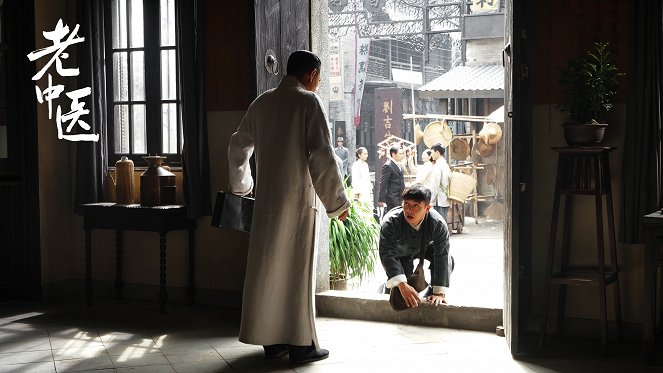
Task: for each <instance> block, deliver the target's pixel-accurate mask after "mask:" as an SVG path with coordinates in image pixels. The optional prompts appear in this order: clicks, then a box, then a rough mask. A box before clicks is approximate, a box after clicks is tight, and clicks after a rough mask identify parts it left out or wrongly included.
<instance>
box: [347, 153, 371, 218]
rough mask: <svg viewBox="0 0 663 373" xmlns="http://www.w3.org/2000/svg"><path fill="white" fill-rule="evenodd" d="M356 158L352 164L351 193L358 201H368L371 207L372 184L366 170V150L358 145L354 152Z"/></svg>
mask: <svg viewBox="0 0 663 373" xmlns="http://www.w3.org/2000/svg"><path fill="white" fill-rule="evenodd" d="M355 156H356V157H357V160H355V163H353V164H352V193H353V194H354V195H355V198H356V199H357V200H359V201H362V202H366V203H369V204H370V205H371V208H373V193H372V191H373V184H372V183H371V173H370V172H369V170H368V163H366V160H367V159H368V150H366V148H364V147H363V146H362V147H359V148H358V149H357V153H356V154H355Z"/></svg>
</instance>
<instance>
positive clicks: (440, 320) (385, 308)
mask: <svg viewBox="0 0 663 373" xmlns="http://www.w3.org/2000/svg"><path fill="white" fill-rule="evenodd" d="M315 300H316V311H317V314H318V316H326V317H337V318H343V319H357V320H367V321H381V322H390V323H398V324H410V325H423V326H437V327H443V328H451V329H465V330H475V331H484V332H492V333H495V330H496V328H497V327H498V326H500V325H502V309H497V308H481V307H469V306H456V305H442V306H433V305H430V304H422V305H420V306H419V307H417V308H415V309H411V310H406V311H401V312H396V311H394V310H392V309H391V306H390V305H389V295H387V294H371V293H362V292H352V291H340V290H328V291H324V292H321V293H317V294H316V295H315Z"/></svg>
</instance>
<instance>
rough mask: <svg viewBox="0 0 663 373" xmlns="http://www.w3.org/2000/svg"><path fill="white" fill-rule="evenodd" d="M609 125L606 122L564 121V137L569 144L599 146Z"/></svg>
mask: <svg viewBox="0 0 663 373" xmlns="http://www.w3.org/2000/svg"><path fill="white" fill-rule="evenodd" d="M607 127H608V125H607V124H606V123H564V124H563V128H564V139H565V140H566V143H567V144H569V146H597V145H600V144H601V143H602V142H603V136H604V135H605V129H606V128H607Z"/></svg>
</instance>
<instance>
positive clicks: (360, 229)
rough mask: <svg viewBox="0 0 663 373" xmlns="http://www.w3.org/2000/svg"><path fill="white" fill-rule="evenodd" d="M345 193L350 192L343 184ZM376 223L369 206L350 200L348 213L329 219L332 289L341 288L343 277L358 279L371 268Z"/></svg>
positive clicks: (373, 264) (376, 233)
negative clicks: (343, 216) (344, 215)
mask: <svg viewBox="0 0 663 373" xmlns="http://www.w3.org/2000/svg"><path fill="white" fill-rule="evenodd" d="M347 190H348V195H352V191H351V190H350V188H347ZM379 237H380V225H379V224H378V223H377V222H376V221H375V218H374V217H373V209H372V208H371V206H370V205H369V204H368V203H366V202H362V201H353V202H352V204H351V205H350V211H349V212H348V217H347V218H346V219H345V220H344V221H340V220H338V219H337V218H333V219H330V221H329V267H330V268H329V269H330V285H331V288H332V289H339V288H343V287H344V286H345V284H347V280H348V279H350V278H353V277H359V278H360V279H361V278H363V276H364V275H365V274H367V273H370V272H372V271H373V269H374V267H375V261H376V258H377V255H376V254H377V249H378V240H379Z"/></svg>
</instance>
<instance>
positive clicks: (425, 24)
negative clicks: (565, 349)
mask: <svg viewBox="0 0 663 373" xmlns="http://www.w3.org/2000/svg"><path fill="white" fill-rule="evenodd" d="M489 3H490V4H489ZM327 10H328V16H329V17H328V21H329V24H328V53H329V59H328V61H329V62H328V65H329V71H328V74H327V75H328V77H329V79H328V81H327V84H328V88H327V90H326V92H327V93H328V97H329V119H330V122H331V123H330V126H331V127H332V129H333V136H334V138H336V139H338V138H339V137H340V138H342V139H343V140H344V143H345V146H346V147H347V148H348V150H349V152H348V153H349V154H350V155H351V156H350V159H349V160H348V162H349V163H350V164H352V163H354V162H355V157H354V154H355V152H356V150H357V149H358V148H360V147H364V148H366V149H367V151H368V154H369V157H368V159H367V161H366V162H367V164H368V166H369V171H370V173H371V179H372V184H373V198H372V201H373V204H372V207H374V208H375V207H376V206H377V202H378V200H377V195H378V193H379V182H380V174H381V167H382V165H383V164H384V162H385V160H386V158H387V157H386V155H387V154H388V151H387V150H388V148H389V146H391V145H394V144H395V145H398V146H403V147H407V149H409V150H410V151H411V152H412V153H414V154H415V157H414V161H413V166H414V167H413V168H414V169H415V170H413V171H412V172H406V175H404V177H405V182H406V185H408V184H411V183H414V182H415V181H416V168H417V167H418V166H419V167H421V166H422V165H423V160H422V159H421V154H422V153H423V152H424V151H425V150H426V149H427V148H430V146H431V145H432V144H434V143H437V142H443V143H444V146H445V147H446V150H447V151H446V158H447V161H448V163H449V164H450V166H451V168H452V169H453V171H454V172H461V173H465V174H467V175H470V176H472V177H473V178H474V179H475V180H476V186H475V187H474V188H473V189H472V190H471V191H470V192H469V193H468V194H467V198H466V199H465V200H464V201H463V202H459V203H456V204H455V205H456V207H457V209H456V210H455V211H456V212H454V209H453V208H452V209H451V210H452V213H451V214H450V216H449V217H447V221H448V223H449V228H450V231H451V233H452V234H451V236H450V243H451V254H452V255H453V256H454V258H455V260H456V268H455V270H454V274H453V275H452V278H451V291H450V297H449V301H450V303H452V304H457V305H462V306H473V307H489V308H500V309H501V308H502V307H503V303H504V290H503V289H504V286H503V285H504V234H503V226H504V218H505V214H504V203H503V196H504V194H505V177H504V175H505V168H506V162H505V150H506V149H505V146H504V144H505V141H500V139H497V140H495V139H496V137H491V139H490V140H489V138H488V135H486V134H484V133H483V132H486V131H483V132H482V130H484V128H487V127H490V126H493V125H495V124H496V125H497V127H496V128H498V129H499V130H500V136H501V132H502V128H503V126H504V123H503V122H504V109H503V105H504V92H505V91H504V67H503V66H502V59H501V50H502V48H503V46H504V45H505V36H504V29H505V27H504V19H505V5H504V3H503V2H500V1H495V2H477V4H472V5H469V4H463V5H461V4H460V3H454V4H445V5H440V4H436V5H432V4H429V2H427V1H421V2H414V3H413V2H405V1H401V0H387V1H380V2H367V1H363V2H362V1H357V0H349V1H336V2H330V3H329V7H328V9H327ZM314 22H315V21H314ZM422 30H426V32H422ZM324 62H326V61H323V63H324ZM394 102H395V103H396V104H395V105H394V104H393V103H394ZM387 103H389V105H388V104H387ZM387 106H389V107H390V108H391V111H390V112H388V113H385V112H384V110H383V109H384V108H385V107H387ZM500 115H501V117H500ZM441 126H446V127H448V131H449V132H450V134H451V138H448V139H444V138H441V137H439V136H437V135H436V134H437V133H439V132H440V130H439V129H440V128H441ZM492 128H495V127H492ZM484 135H485V137H484ZM445 140H446V141H445ZM491 140H492V141H491ZM404 167H405V169H407V168H408V166H407V165H406V164H404ZM349 183H350V184H351V183H352V180H351V178H350V179H349ZM377 211H378V209H376V212H377ZM378 214H379V213H378ZM459 215H460V216H459ZM374 264H375V269H374V270H373V271H372V272H371V273H366V274H365V275H364V276H363V277H362V278H361V279H359V278H354V279H350V280H349V283H348V285H347V287H348V289H349V290H350V291H355V292H358V293H363V292H377V291H380V289H381V285H382V284H383V283H384V282H385V281H386V275H385V274H384V272H383V271H382V266H381V264H380V263H379V260H378V259H377V256H376V257H375V263H374Z"/></svg>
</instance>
